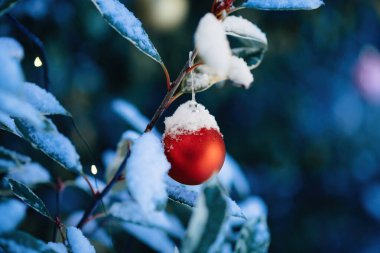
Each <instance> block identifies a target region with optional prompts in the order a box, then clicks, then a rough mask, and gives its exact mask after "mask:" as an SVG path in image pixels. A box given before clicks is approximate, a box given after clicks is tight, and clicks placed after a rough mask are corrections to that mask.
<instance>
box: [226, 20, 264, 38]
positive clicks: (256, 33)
mask: <svg viewBox="0 0 380 253" xmlns="http://www.w3.org/2000/svg"><path fill="white" fill-rule="evenodd" d="M223 27H224V30H225V31H226V32H227V33H228V32H231V33H236V34H239V35H242V36H246V37H250V38H254V39H257V40H260V41H262V42H264V43H265V44H267V43H268V40H267V37H266V35H265V33H263V32H262V31H261V30H260V28H258V27H257V26H256V25H254V24H253V23H252V22H250V21H248V20H247V19H245V18H242V17H237V16H228V17H227V18H225V19H224V21H223Z"/></svg>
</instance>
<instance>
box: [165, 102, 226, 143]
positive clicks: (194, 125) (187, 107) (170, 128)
mask: <svg viewBox="0 0 380 253" xmlns="http://www.w3.org/2000/svg"><path fill="white" fill-rule="evenodd" d="M164 123H165V135H166V134H169V135H178V134H182V133H185V132H195V131H198V130H200V129H202V128H206V129H215V130H217V131H219V126H218V124H217V123H216V120H215V117H214V116H212V115H211V114H210V113H209V111H208V110H207V109H206V108H205V107H204V106H203V105H201V104H199V103H197V102H195V101H192V100H190V101H188V102H186V103H184V104H182V105H180V106H179V107H178V108H177V110H176V111H175V112H174V114H173V116H171V117H167V118H166V119H165V122H164Z"/></svg>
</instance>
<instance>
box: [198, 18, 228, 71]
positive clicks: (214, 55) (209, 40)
mask: <svg viewBox="0 0 380 253" xmlns="http://www.w3.org/2000/svg"><path fill="white" fill-rule="evenodd" d="M194 40H195V46H196V48H197V49H198V52H199V55H200V57H201V58H202V59H203V60H204V62H205V63H206V64H207V65H208V66H210V67H211V68H212V69H213V70H214V71H216V74H219V75H226V74H227V73H228V69H229V66H230V59H231V56H232V53H231V49H230V45H229V43H228V40H227V36H226V34H225V31H224V28H223V25H222V23H221V22H220V21H218V20H217V18H216V17H215V16H214V15H213V14H211V13H207V14H206V15H205V16H204V17H203V18H202V19H201V20H200V21H199V25H198V27H197V30H196V32H195V35H194Z"/></svg>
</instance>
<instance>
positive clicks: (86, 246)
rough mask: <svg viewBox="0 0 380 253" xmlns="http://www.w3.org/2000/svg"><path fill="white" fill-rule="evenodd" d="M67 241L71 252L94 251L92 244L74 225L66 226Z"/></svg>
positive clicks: (86, 252)
mask: <svg viewBox="0 0 380 253" xmlns="http://www.w3.org/2000/svg"><path fill="white" fill-rule="evenodd" d="M67 241H68V242H69V245H70V248H71V250H72V252H73V253H96V252H95V248H94V246H92V245H91V244H90V242H89V241H88V239H87V238H86V237H84V235H83V234H82V231H80V230H79V229H77V228H76V227H68V228H67Z"/></svg>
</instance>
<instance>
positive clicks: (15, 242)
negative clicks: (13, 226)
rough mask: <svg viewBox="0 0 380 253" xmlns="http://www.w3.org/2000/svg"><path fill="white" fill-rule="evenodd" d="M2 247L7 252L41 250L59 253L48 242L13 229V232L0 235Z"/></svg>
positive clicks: (48, 252) (45, 252)
mask: <svg viewBox="0 0 380 253" xmlns="http://www.w3.org/2000/svg"><path fill="white" fill-rule="evenodd" d="M0 249H3V250H4V251H5V252H7V253H8V252H9V253H14V252H36V253H37V252H40V253H58V252H56V251H54V250H53V249H51V248H50V247H49V246H48V245H47V244H46V243H44V242H43V241H41V240H38V239H36V238H34V237H33V236H31V235H29V234H27V233H24V232H21V231H13V232H11V233H7V234H2V235H0Z"/></svg>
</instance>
